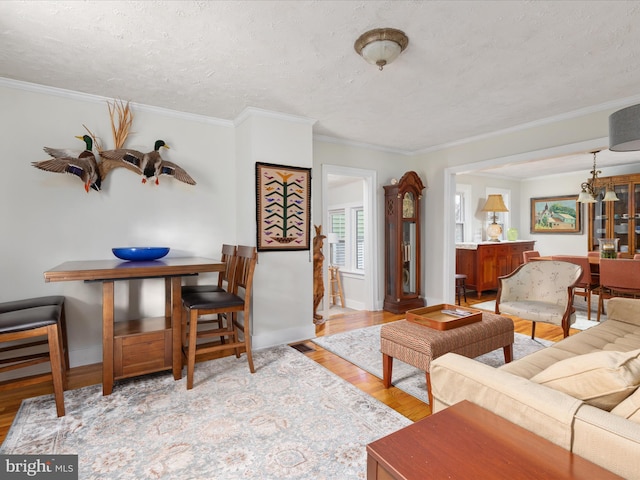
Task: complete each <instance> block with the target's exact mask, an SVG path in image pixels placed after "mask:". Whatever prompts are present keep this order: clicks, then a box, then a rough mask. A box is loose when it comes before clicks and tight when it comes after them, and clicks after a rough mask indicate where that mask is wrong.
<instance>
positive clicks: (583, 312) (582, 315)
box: [473, 295, 607, 330]
mask: <svg viewBox="0 0 640 480" xmlns="http://www.w3.org/2000/svg"><path fill="white" fill-rule="evenodd" d="M606 305H607V301H606V300H605V309H606ZM574 307H575V309H576V321H575V323H573V325H571V328H575V329H576V330H586V329H588V328H591V327H595V326H596V325H598V322H597V321H596V320H595V319H596V318H598V296H597V295H593V296H592V297H591V318H592V320H588V319H587V302H586V301H584V299H583V298H578V299H577V302H574ZM473 308H479V309H480V310H486V311H489V312H495V309H496V302H495V300H489V301H488V302H482V303H476V304H474V305H473ZM605 311H606V310H605ZM606 319H607V315H606V314H604V313H603V314H601V315H600V321H601V322H604V321H605V320H606Z"/></svg>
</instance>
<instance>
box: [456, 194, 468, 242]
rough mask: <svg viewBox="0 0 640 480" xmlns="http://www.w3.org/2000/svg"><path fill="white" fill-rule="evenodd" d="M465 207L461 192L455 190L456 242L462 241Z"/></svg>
mask: <svg viewBox="0 0 640 480" xmlns="http://www.w3.org/2000/svg"><path fill="white" fill-rule="evenodd" d="M465 209H466V205H465V196H464V193H463V192H456V243H462V242H464V212H465Z"/></svg>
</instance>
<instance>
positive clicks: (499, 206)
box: [482, 195, 509, 212]
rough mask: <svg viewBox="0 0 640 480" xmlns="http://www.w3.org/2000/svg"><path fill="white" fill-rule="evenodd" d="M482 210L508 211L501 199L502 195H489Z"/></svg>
mask: <svg viewBox="0 0 640 480" xmlns="http://www.w3.org/2000/svg"><path fill="white" fill-rule="evenodd" d="M482 211H483V212H508V211H509V209H508V208H507V206H506V205H505V204H504V200H502V195H489V197H488V198H487V202H486V203H485V204H484V207H482Z"/></svg>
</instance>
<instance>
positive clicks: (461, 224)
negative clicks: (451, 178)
mask: <svg viewBox="0 0 640 480" xmlns="http://www.w3.org/2000/svg"><path fill="white" fill-rule="evenodd" d="M471 208H472V200H471V185H464V184H457V185H456V196H455V206H454V215H455V225H456V231H455V240H456V243H462V242H470V241H471V237H472V232H471V229H472V222H473V219H472V217H471V215H472V212H471Z"/></svg>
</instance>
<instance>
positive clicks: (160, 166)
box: [100, 140, 196, 185]
mask: <svg viewBox="0 0 640 480" xmlns="http://www.w3.org/2000/svg"><path fill="white" fill-rule="evenodd" d="M161 148H167V149H168V148H169V145H167V144H166V143H164V141H163V140H157V141H156V143H155V145H154V147H153V151H151V152H148V153H142V152H139V151H137V150H130V149H128V148H119V149H117V150H107V151H104V152H102V153H101V154H100V155H101V156H102V158H103V159H104V160H103V161H104V162H110V163H109V165H110V168H113V167H115V166H121V167H126V168H129V170H133V171H135V172H137V173H139V174H140V175H142V183H146V182H147V179H151V178H153V177H155V179H156V180H155V184H156V185H159V184H160V182H159V180H158V178H159V177H160V175H171V176H172V177H174V178H175V179H176V180H179V181H181V182H184V183H188V184H189V185H195V184H196V182H195V180H194V179H193V178H191V177H190V176H189V174H188V173H187V172H186V171H185V170H184V169H182V168H181V167H179V166H178V165H176V164H175V163H173V162H169V161H167V160H163V159H162V157H161V156H160V149H161ZM113 162H121V163H120V164H119V165H118V163H113Z"/></svg>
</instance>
